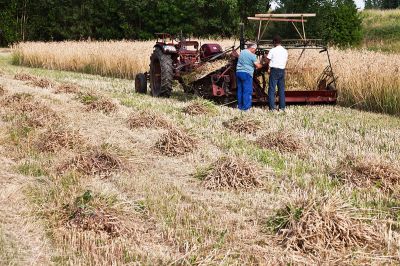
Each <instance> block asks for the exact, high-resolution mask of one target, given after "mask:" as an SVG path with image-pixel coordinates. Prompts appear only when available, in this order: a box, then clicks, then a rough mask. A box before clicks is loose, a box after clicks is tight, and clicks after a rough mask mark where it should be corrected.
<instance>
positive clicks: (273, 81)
mask: <svg viewBox="0 0 400 266" xmlns="http://www.w3.org/2000/svg"><path fill="white" fill-rule="evenodd" d="M277 85H278V95H279V109H281V110H285V108H286V99H285V70H284V69H279V68H271V71H270V74H269V87H268V105H269V109H270V110H275V92H276V86H277Z"/></svg>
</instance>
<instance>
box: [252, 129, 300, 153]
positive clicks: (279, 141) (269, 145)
mask: <svg viewBox="0 0 400 266" xmlns="http://www.w3.org/2000/svg"><path fill="white" fill-rule="evenodd" d="M255 144H256V145H257V146H258V147H260V148H263V149H270V150H277V151H280V152H296V151H299V150H302V149H304V147H305V145H304V143H303V141H302V140H300V139H299V138H298V137H296V136H294V135H292V134H290V133H288V132H286V131H277V132H270V133H268V134H265V135H263V136H261V137H259V138H257V140H256V142H255Z"/></svg>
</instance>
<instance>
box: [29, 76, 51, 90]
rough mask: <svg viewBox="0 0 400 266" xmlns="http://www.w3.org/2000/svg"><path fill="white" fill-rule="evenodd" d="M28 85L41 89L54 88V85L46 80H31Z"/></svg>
mask: <svg viewBox="0 0 400 266" xmlns="http://www.w3.org/2000/svg"><path fill="white" fill-rule="evenodd" d="M27 84H28V85H31V86H34V87H39V88H50V87H53V86H54V83H53V82H52V81H51V80H49V79H46V78H36V79H33V80H30V81H29V82H28V83H27Z"/></svg>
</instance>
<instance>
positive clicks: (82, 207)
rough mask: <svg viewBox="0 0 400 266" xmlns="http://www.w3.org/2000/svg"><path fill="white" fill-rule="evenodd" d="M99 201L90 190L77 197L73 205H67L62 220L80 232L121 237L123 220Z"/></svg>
mask: <svg viewBox="0 0 400 266" xmlns="http://www.w3.org/2000/svg"><path fill="white" fill-rule="evenodd" d="M98 199H99V198H98V197H94V195H92V192H91V191H90V190H88V191H86V192H85V193H84V194H83V195H82V196H79V197H77V198H76V199H75V202H74V203H73V204H67V205H65V207H64V210H63V216H64V217H63V219H62V220H63V221H64V224H66V227H67V228H70V229H76V230H79V231H93V232H95V233H103V232H104V233H107V234H108V235H110V236H112V237H115V236H119V235H120V234H121V233H122V231H123V227H122V222H121V220H120V219H119V218H118V217H117V216H116V215H114V213H116V212H115V211H113V210H112V209H110V208H109V207H108V206H106V204H105V203H104V202H101V201H99V200H98Z"/></svg>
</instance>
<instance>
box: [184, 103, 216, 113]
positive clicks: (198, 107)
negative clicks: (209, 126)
mask: <svg viewBox="0 0 400 266" xmlns="http://www.w3.org/2000/svg"><path fill="white" fill-rule="evenodd" d="M182 111H183V112H184V113H185V114H188V115H206V114H210V113H211V110H210V107H209V106H207V105H206V104H205V103H203V102H200V101H194V102H192V103H190V104H189V105H187V106H185V107H184V108H183V110H182Z"/></svg>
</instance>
